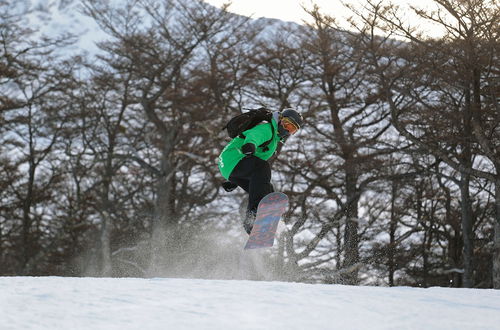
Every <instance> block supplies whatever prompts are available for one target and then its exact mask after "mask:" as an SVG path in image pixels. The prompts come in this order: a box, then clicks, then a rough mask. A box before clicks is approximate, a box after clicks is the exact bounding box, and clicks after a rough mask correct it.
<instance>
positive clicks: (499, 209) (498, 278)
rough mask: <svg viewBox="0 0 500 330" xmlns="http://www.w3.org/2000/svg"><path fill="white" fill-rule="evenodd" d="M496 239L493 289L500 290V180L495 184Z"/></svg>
mask: <svg viewBox="0 0 500 330" xmlns="http://www.w3.org/2000/svg"><path fill="white" fill-rule="evenodd" d="M495 211H496V212H495V216H496V219H495V234H494V235H495V238H494V242H493V243H494V244H493V246H494V250H493V274H492V277H493V278H492V280H493V288H495V289H500V179H497V181H496V182H495Z"/></svg>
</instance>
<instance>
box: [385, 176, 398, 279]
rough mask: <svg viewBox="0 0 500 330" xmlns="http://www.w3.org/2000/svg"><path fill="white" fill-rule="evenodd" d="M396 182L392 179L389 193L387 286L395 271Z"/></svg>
mask: <svg viewBox="0 0 500 330" xmlns="http://www.w3.org/2000/svg"><path fill="white" fill-rule="evenodd" d="M397 189H398V188H397V183H396V181H392V194H391V220H390V223H389V250H388V251H387V259H388V260H387V263H388V268H389V286H394V273H395V272H396V261H395V258H396V257H395V249H396V228H397V220H396V210H395V208H396V193H397Z"/></svg>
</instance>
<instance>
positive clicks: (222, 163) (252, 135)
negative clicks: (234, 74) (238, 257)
mask: <svg viewBox="0 0 500 330" xmlns="http://www.w3.org/2000/svg"><path fill="white" fill-rule="evenodd" d="M302 124H303V119H302V115H301V114H300V113H298V112H297V111H296V110H294V109H285V110H283V111H282V112H278V111H276V112H273V113H272V118H271V120H270V121H269V122H262V123H260V124H258V125H256V126H254V127H252V128H250V129H248V130H246V131H244V132H243V133H242V134H240V135H239V136H237V137H235V138H234V139H232V140H231V141H230V142H229V144H228V145H227V146H226V147H225V148H224V150H222V153H221V154H220V156H219V162H218V165H219V170H220V172H221V174H222V176H223V177H224V178H225V179H226V180H228V181H226V182H224V183H223V184H222V187H223V188H224V190H226V191H227V192H230V191H233V190H234V189H236V188H237V187H238V186H239V187H241V188H242V189H243V190H245V191H246V192H247V193H248V206H247V211H246V216H245V219H244V220H243V228H244V229H245V231H246V232H247V233H248V234H250V232H251V231H252V226H253V222H254V220H255V215H256V211H257V206H258V205H259V202H260V200H261V199H262V198H263V197H264V196H266V195H267V194H269V193H271V192H273V191H274V189H273V186H272V185H271V166H270V164H269V162H268V161H267V160H268V159H269V158H271V156H272V155H273V154H274V152H275V151H276V149H277V148H278V143H279V142H281V143H285V141H286V140H287V139H288V137H289V136H291V135H293V134H295V133H296V132H297V131H298V130H299V129H300V128H301V126H302Z"/></svg>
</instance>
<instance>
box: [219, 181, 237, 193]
mask: <svg viewBox="0 0 500 330" xmlns="http://www.w3.org/2000/svg"><path fill="white" fill-rule="evenodd" d="M222 188H224V190H225V191H227V192H231V191H233V190H234V189H236V188H238V185H237V184H234V183H232V182H231V181H224V182H222Z"/></svg>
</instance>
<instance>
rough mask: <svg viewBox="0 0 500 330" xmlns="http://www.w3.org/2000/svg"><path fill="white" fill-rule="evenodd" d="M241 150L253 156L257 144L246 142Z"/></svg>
mask: <svg viewBox="0 0 500 330" xmlns="http://www.w3.org/2000/svg"><path fill="white" fill-rule="evenodd" d="M241 151H242V152H243V153H244V154H245V155H246V156H247V157H249V156H252V155H253V154H254V153H255V144H253V143H245V144H244V145H243V146H242V147H241Z"/></svg>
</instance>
